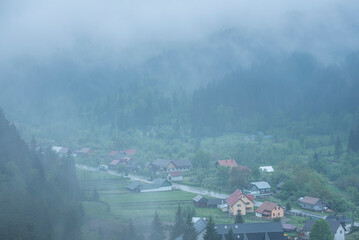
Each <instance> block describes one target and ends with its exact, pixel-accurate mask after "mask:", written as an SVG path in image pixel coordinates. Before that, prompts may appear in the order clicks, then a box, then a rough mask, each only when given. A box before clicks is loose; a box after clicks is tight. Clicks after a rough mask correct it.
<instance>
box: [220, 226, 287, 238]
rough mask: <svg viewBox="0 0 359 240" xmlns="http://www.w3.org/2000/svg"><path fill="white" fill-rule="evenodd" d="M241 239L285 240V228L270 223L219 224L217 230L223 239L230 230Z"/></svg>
mask: <svg viewBox="0 0 359 240" xmlns="http://www.w3.org/2000/svg"><path fill="white" fill-rule="evenodd" d="M230 228H231V229H232V231H233V234H234V235H235V237H236V236H237V238H238V237H239V239H247V240H254V239H263V240H284V239H285V238H284V233H283V227H282V224H281V223H280V222H270V223H243V224H217V225H216V226H215V229H216V231H217V233H218V234H219V235H221V237H222V239H226V238H225V237H224V238H223V236H225V235H227V234H228V232H229V229H230Z"/></svg>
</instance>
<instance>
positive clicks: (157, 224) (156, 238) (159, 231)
mask: <svg viewBox="0 0 359 240" xmlns="http://www.w3.org/2000/svg"><path fill="white" fill-rule="evenodd" d="M149 239H151V240H164V239H165V234H164V233H163V226H162V223H161V220H160V218H159V216H158V214H157V212H156V213H155V216H154V218H153V221H152V224H151V234H150V238H149Z"/></svg>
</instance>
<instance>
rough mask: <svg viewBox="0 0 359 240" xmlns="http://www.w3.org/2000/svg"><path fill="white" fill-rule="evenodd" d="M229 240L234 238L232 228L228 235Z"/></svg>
mask: <svg viewBox="0 0 359 240" xmlns="http://www.w3.org/2000/svg"><path fill="white" fill-rule="evenodd" d="M226 239H227V240H234V234H233V230H232V228H230V229H229V231H228V236H227V237H226Z"/></svg>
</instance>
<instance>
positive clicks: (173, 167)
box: [167, 160, 192, 172]
mask: <svg viewBox="0 0 359 240" xmlns="http://www.w3.org/2000/svg"><path fill="white" fill-rule="evenodd" d="M191 166H192V164H191V162H190V161H189V160H171V161H170V162H169V164H168V165H167V172H170V171H188V170H189V169H190V168H191Z"/></svg>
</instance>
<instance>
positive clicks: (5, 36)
mask: <svg viewBox="0 0 359 240" xmlns="http://www.w3.org/2000/svg"><path fill="white" fill-rule="evenodd" d="M0 4H1V5H0V36H1V38H0V52H1V56H0V59H1V61H2V62H8V61H9V60H10V59H13V58H22V57H24V56H31V57H33V58H35V59H36V60H39V61H41V60H44V59H46V58H49V57H50V58H51V57H53V56H58V55H65V56H66V57H68V58H71V59H73V60H76V61H78V62H82V61H86V62H88V61H92V62H96V61H98V62H102V61H103V60H104V59H106V62H107V63H108V64H111V63H112V64H113V62H117V63H119V61H121V63H122V64H130V63H131V64H137V63H139V62H142V61H143V60H144V59H147V58H149V57H151V56H153V55H154V54H158V51H163V50H166V49H167V50H168V49H175V48H176V47H178V45H182V44H194V43H198V42H205V40H206V39H208V38H209V37H210V36H212V35H213V34H216V33H218V32H219V33H220V32H221V31H224V30H228V29H235V30H236V31H239V33H240V36H241V37H244V38H245V39H246V41H247V42H248V44H249V45H251V46H252V47H254V48H265V49H269V50H271V51H275V52H277V51H278V52H281V51H284V52H293V51H305V52H309V53H311V54H314V55H315V56H317V57H318V58H319V59H320V60H321V61H323V62H325V63H329V62H333V61H338V56H342V55H343V54H345V53H347V52H349V51H352V50H356V49H357V48H358V45H359V41H358V38H359V33H358V31H357V29H358V26H359V19H358V17H357V13H358V11H359V4H358V3H357V1H355V0H349V1H338V0H330V1H327V0H319V1H315V2H307V1H284V0H275V1H264V0H259V1H244V0H240V1H238V0H235V1H234V0H229V1H214V0H210V1H208V0H206V1H204V0H197V1H188V0H185V1H164V0H155V1H112V0H107V1H96V0H90V1H83V0H79V1H70V0H63V1H60V0H52V1H45V0H43V1H42V0H35V1H31V3H30V2H28V1H21V0H17V1H7V2H5V1H2V3H0ZM242 44H243V43H242ZM237 47H238V46H237ZM248 54H249V55H252V53H248ZM249 57H250V56H248V58H249Z"/></svg>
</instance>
